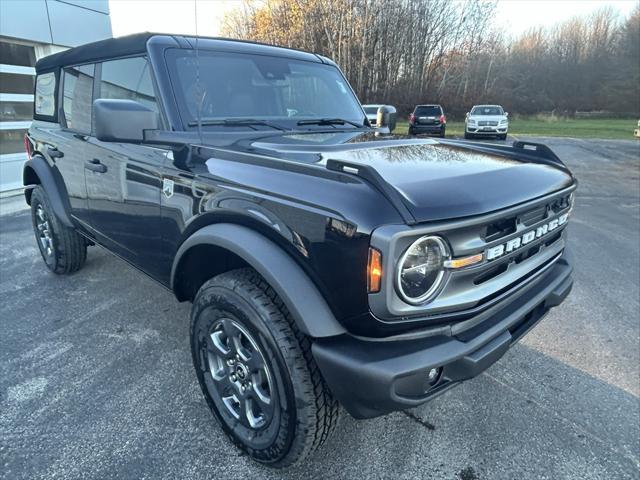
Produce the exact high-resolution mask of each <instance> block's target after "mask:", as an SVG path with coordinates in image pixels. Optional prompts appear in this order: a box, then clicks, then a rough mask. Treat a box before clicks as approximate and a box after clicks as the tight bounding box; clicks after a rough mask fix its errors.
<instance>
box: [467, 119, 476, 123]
mask: <svg viewBox="0 0 640 480" xmlns="http://www.w3.org/2000/svg"><path fill="white" fill-rule="evenodd" d="M467 123H476V121H475V120H473V119H471V118H470V119H469V120H467Z"/></svg>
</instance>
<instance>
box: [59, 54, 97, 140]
mask: <svg viewBox="0 0 640 480" xmlns="http://www.w3.org/2000/svg"><path fill="white" fill-rule="evenodd" d="M93 72H94V66H93V65H82V66H79V67H70V68H65V69H64V80H63V85H64V99H63V103H62V108H63V110H64V118H65V120H66V123H67V128H70V129H72V130H76V131H78V132H82V133H90V132H91V104H92V97H93Z"/></svg>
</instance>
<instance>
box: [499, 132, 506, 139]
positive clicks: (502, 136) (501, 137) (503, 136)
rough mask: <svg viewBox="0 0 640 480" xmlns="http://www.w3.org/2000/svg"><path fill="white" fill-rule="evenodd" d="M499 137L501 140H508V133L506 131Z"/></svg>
mask: <svg viewBox="0 0 640 480" xmlns="http://www.w3.org/2000/svg"><path fill="white" fill-rule="evenodd" d="M498 138H499V139H500V140H506V139H507V134H506V133H505V134H504V135H500V136H498Z"/></svg>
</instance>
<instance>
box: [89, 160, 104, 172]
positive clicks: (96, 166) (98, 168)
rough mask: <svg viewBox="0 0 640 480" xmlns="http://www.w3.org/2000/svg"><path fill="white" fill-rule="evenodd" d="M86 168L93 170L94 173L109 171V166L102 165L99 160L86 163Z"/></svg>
mask: <svg viewBox="0 0 640 480" xmlns="http://www.w3.org/2000/svg"><path fill="white" fill-rule="evenodd" d="M84 168H86V169H87V170H91V171H92V172H97V173H104V172H106V171H107V166H106V165H103V164H102V163H100V160H98V159H97V158H92V159H91V160H87V161H86V162H85V163H84Z"/></svg>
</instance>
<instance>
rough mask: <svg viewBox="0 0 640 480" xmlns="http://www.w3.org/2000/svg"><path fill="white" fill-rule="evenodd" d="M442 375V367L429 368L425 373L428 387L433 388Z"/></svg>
mask: <svg viewBox="0 0 640 480" xmlns="http://www.w3.org/2000/svg"><path fill="white" fill-rule="evenodd" d="M441 373H442V367H438V368H431V369H430V370H429V371H428V372H427V380H428V381H429V385H431V386H434V385H435V384H436V383H438V380H440V374H441Z"/></svg>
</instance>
